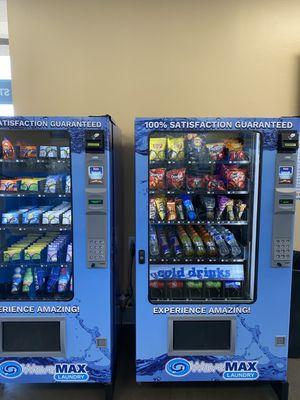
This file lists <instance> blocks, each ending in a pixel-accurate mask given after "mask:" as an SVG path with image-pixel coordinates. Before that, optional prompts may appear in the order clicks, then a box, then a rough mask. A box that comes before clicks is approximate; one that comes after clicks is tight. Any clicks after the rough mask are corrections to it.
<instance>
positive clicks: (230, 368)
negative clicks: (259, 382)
mask: <svg viewBox="0 0 300 400" xmlns="http://www.w3.org/2000/svg"><path fill="white" fill-rule="evenodd" d="M257 364H258V362H257V361H240V362H238V361H226V362H225V371H224V372H223V378H224V379H226V380H232V381H235V380H249V381H250V380H251V381H252V380H255V379H257V378H258V377H259V373H258V371H257Z"/></svg>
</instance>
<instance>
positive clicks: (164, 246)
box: [157, 226, 171, 258]
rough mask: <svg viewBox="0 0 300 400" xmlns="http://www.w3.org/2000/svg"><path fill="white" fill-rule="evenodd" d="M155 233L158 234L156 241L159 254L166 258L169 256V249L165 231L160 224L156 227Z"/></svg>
mask: <svg viewBox="0 0 300 400" xmlns="http://www.w3.org/2000/svg"><path fill="white" fill-rule="evenodd" d="M157 235H158V242H159V246H160V252H161V255H162V256H163V257H166V258H168V257H170V256H171V250H170V247H169V244H168V241H167V237H166V234H165V231H164V230H163V228H162V227H161V226H160V227H158V228H157Z"/></svg>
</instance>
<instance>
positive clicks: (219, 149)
mask: <svg viewBox="0 0 300 400" xmlns="http://www.w3.org/2000/svg"><path fill="white" fill-rule="evenodd" d="M206 147H207V148H208V152H209V157H210V159H211V160H212V161H218V160H223V159H224V157H225V146H224V143H222V142H217V143H206Z"/></svg>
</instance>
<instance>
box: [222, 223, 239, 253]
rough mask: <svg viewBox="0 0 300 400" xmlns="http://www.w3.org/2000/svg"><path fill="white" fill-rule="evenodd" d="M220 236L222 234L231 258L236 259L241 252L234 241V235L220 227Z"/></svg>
mask: <svg viewBox="0 0 300 400" xmlns="http://www.w3.org/2000/svg"><path fill="white" fill-rule="evenodd" d="M221 234H222V236H223V238H224V240H225V242H226V243H227V244H228V245H229V246H230V250H231V253H232V256H233V257H237V256H238V255H239V254H241V252H242V250H241V248H240V246H239V245H238V242H237V241H236V238H235V237H234V234H233V233H232V232H230V230H229V229H226V228H224V227H222V229H221Z"/></svg>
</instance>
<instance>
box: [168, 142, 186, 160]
mask: <svg viewBox="0 0 300 400" xmlns="http://www.w3.org/2000/svg"><path fill="white" fill-rule="evenodd" d="M168 160H171V161H182V160H184V138H183V136H180V137H168Z"/></svg>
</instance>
